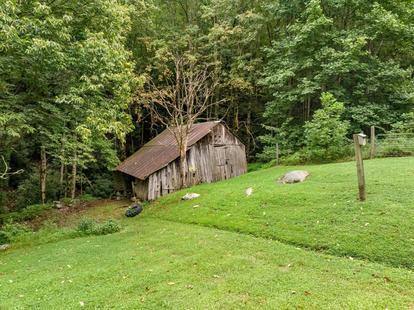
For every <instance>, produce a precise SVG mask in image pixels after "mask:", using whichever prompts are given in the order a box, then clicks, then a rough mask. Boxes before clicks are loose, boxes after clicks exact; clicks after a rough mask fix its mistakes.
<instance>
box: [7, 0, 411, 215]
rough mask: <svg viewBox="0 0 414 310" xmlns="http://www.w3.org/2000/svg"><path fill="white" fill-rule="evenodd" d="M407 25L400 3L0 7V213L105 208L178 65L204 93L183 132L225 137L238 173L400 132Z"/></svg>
mask: <svg viewBox="0 0 414 310" xmlns="http://www.w3.org/2000/svg"><path fill="white" fill-rule="evenodd" d="M413 16H414V5H413V1H412V0H378V1H365V0H71V1H63V0H39V1H34V0H3V1H1V4H0V111H1V112H0V156H1V157H0V213H1V212H7V211H11V210H15V209H22V208H25V207H27V206H29V205H32V204H36V203H39V202H45V201H53V200H57V199H59V198H62V197H69V198H74V197H76V196H78V195H84V194H88V195H93V196H96V197H109V196H110V195H111V193H112V192H113V187H112V182H113V181H112V180H113V177H112V171H113V169H114V167H116V165H117V164H118V163H119V161H120V160H122V159H124V158H126V157H127V156H128V155H130V154H132V153H133V152H134V151H135V150H137V149H138V148H139V147H140V146H141V145H143V144H144V143H146V142H147V141H149V140H150V139H151V138H152V137H154V136H155V135H157V133H159V132H160V131H162V130H163V129H164V128H165V122H161V121H160V118H159V114H162V113H163V111H162V110H159V109H158V110H157V109H156V107H155V108H154V106H156V104H157V98H159V96H161V95H162V94H166V93H168V91H169V90H170V89H171V87H174V86H173V85H174V83H176V76H177V73H178V71H179V69H180V68H178V67H177V60H180V62H181V63H184V65H183V66H182V68H181V69H180V70H182V71H183V72H186V74H188V76H189V77H193V76H197V73H199V72H208V78H207V77H206V79H205V82H206V83H209V85H214V87H211V88H210V90H212V93H211V95H210V96H209V98H208V100H209V102H210V103H211V104H209V105H208V106H207V107H208V108H207V109H206V110H205V111H203V113H202V115H200V117H199V118H198V121H203V120H222V121H223V122H225V123H226V125H227V126H228V127H229V128H230V129H231V130H232V131H233V132H234V133H235V134H236V135H237V136H238V137H239V138H240V139H241V140H242V141H243V143H244V144H245V145H246V150H247V152H248V156H249V159H250V161H257V160H261V161H269V160H271V159H273V158H274V153H275V145H276V143H278V145H279V146H280V152H281V157H282V158H286V159H290V160H292V161H294V160H298V161H302V160H306V161H312V160H336V159H340V158H343V157H345V156H347V155H348V153H349V148H348V144H349V142H348V141H349V139H350V137H351V135H352V133H355V132H359V131H361V130H363V131H365V132H367V131H368V128H369V127H370V126H372V125H374V126H377V128H379V129H380V130H382V131H390V130H391V131H392V130H394V131H405V132H408V131H409V132H412V133H414V125H413V124H414V112H413V106H414V79H413V77H414V71H413V70H414V18H413ZM207 79H208V81H207ZM157 96H158V97H157Z"/></svg>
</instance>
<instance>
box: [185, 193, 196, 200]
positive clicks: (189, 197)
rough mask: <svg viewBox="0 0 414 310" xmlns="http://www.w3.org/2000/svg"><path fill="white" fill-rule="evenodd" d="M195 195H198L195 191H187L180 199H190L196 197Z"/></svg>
mask: <svg viewBox="0 0 414 310" xmlns="http://www.w3.org/2000/svg"><path fill="white" fill-rule="evenodd" d="M197 197H200V194H197V193H187V194H185V195H184V196H183V197H182V198H181V199H182V200H191V199H194V198H197Z"/></svg>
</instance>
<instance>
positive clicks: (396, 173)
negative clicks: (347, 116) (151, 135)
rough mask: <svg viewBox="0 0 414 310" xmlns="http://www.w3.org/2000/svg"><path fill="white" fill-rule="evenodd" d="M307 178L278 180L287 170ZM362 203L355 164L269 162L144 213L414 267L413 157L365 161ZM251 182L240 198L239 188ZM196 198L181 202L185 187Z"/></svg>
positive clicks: (166, 199)
mask: <svg viewBox="0 0 414 310" xmlns="http://www.w3.org/2000/svg"><path fill="white" fill-rule="evenodd" d="M298 169H306V170H307V171H309V172H310V173H311V176H310V177H309V179H308V180H307V181H306V182H304V183H300V184H293V185H282V184H278V183H277V179H278V178H279V177H280V176H282V175H283V174H284V173H285V172H287V171H289V170H298ZM365 171H366V182H367V201H366V202H364V203H361V202H359V201H358V200H357V192H358V189H357V177H356V168H355V163H354V162H346V163H339V164H327V165H315V166H306V167H275V168H269V169H266V170H260V171H255V172H252V173H248V174H246V175H244V176H241V177H238V178H234V179H231V180H227V181H223V182H219V183H215V184H203V185H200V186H196V187H194V188H191V189H188V190H185V191H181V192H177V193H175V194H172V195H168V196H166V197H163V198H162V199H159V200H158V201H156V202H155V203H153V204H152V205H150V206H149V208H148V210H146V212H145V213H146V214H145V216H149V217H156V218H162V219H166V220H170V221H174V222H182V223H193V224H199V225H204V226H210V227H216V228H220V229H224V230H229V231H235V232H240V233H245V234H251V235H254V236H259V237H265V238H270V239H274V240H278V241H281V242H283V243H287V244H291V245H295V246H300V247H306V248H309V249H313V250H318V251H323V252H325V253H329V254H333V255H337V256H345V257H354V258H355V257H356V258H364V259H368V260H370V261H374V262H380V263H385V264H388V265H390V266H394V267H399V266H402V267H406V268H411V269H412V268H414V158H413V157H407V158H387V159H375V160H368V161H365ZM248 187H253V194H252V195H251V196H250V197H246V195H245V189H246V188H248ZM189 191H190V192H197V193H200V194H201V197H199V198H197V199H194V200H191V201H182V200H181V199H180V198H181V196H182V195H183V194H184V193H185V192H189Z"/></svg>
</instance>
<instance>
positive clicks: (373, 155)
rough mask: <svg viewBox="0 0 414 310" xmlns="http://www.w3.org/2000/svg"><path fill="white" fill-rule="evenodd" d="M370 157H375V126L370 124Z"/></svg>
mask: <svg viewBox="0 0 414 310" xmlns="http://www.w3.org/2000/svg"><path fill="white" fill-rule="evenodd" d="M370 142H371V143H370V151H371V152H370V158H371V159H373V158H374V157H375V153H376V150H375V147H376V146H375V126H371V141H370Z"/></svg>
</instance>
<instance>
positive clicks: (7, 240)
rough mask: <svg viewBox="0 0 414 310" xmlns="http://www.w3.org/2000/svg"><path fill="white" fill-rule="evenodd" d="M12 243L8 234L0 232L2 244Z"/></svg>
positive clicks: (0, 242)
mask: <svg viewBox="0 0 414 310" xmlns="http://www.w3.org/2000/svg"><path fill="white" fill-rule="evenodd" d="M6 243H10V238H9V236H8V235H7V233H6V232H4V231H1V230H0V244H6Z"/></svg>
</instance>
